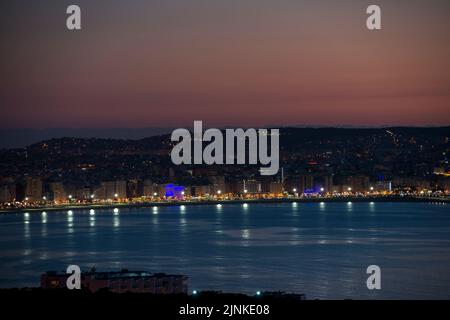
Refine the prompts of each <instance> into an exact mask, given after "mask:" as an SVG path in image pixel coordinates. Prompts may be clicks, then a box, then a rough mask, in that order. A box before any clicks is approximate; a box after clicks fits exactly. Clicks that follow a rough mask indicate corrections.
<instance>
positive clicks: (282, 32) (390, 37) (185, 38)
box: [0, 0, 450, 129]
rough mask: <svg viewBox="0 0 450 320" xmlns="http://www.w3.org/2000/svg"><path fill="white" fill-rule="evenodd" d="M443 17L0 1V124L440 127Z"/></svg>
mask: <svg viewBox="0 0 450 320" xmlns="http://www.w3.org/2000/svg"><path fill="white" fill-rule="evenodd" d="M69 4H78V5H79V6H80V7H81V9H82V30H81V31H68V30H67V29H66V22H65V20H66V17H67V15H66V13H65V11H66V7H67V6H68V5H69ZM369 4H378V5H380V6H381V9H382V30H380V31H370V30H368V29H367V28H366V22H365V21H366V18H367V15H366V13H365V10H366V8H367V6H368V5H369ZM449 15H450V1H448V0H442V1H438V0H431V1H430V0H420V1H419V0H396V1H375V0H374V1H369V0H368V1H357V0H354V1H350V0H339V1H336V0H226V1H225V0H203V1H200V0H157V1H156V0H155V1H149V0H145V1H144V0H140V1H137V0H135V1H118V0H115V1H113V0H108V1H92V0H86V1H84V0H74V1H57V0H53V1H29V0H10V1H6V0H3V1H1V3H0V35H1V43H0V45H1V48H0V49H1V51H0V52H1V65H0V108H1V109H0V111H1V118H2V128H11V129H18V128H56V127H58V128H87V127H89V128H112V127H132V128H137V127H186V126H192V123H193V121H194V120H203V121H204V122H205V126H209V127H211V126H216V127H221V126H256V127H264V126H277V125H280V126H287V125H325V126H336V125H339V126H342V125H351V126H366V125H375V126H387V125H450V58H449V57H450V41H449V35H450V18H449Z"/></svg>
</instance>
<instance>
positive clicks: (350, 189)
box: [244, 187, 374, 192]
mask: <svg viewBox="0 0 450 320" xmlns="http://www.w3.org/2000/svg"><path fill="white" fill-rule="evenodd" d="M373 190H374V187H370V191H373ZM292 191H293V192H297V188H294V189H292ZM324 191H325V189H324V188H320V192H324ZM347 191H352V188H351V187H348V188H347ZM244 192H245V191H244Z"/></svg>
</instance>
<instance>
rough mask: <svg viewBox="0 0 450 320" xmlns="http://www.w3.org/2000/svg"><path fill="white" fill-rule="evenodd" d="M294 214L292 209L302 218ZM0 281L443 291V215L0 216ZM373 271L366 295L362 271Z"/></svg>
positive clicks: (360, 293) (223, 210)
mask: <svg viewBox="0 0 450 320" xmlns="http://www.w3.org/2000/svg"><path fill="white" fill-rule="evenodd" d="M300 213H301V214H300ZM0 250H1V253H2V254H1V256H0V286H1V287H13V286H26V285H28V286H37V285H38V284H39V275H40V274H41V273H42V272H44V271H46V270H64V269H65V268H66V267H67V265H69V264H78V265H80V266H81V267H82V269H84V270H88V269H89V268H90V267H92V266H93V265H95V266H96V268H97V269H98V270H116V269H120V268H128V269H140V270H148V271H153V272H166V273H183V274H187V275H188V276H189V277H190V281H191V282H190V284H191V287H195V288H196V289H198V290H223V291H234V292H247V293H252V292H255V291H257V290H283V291H287V292H298V293H305V294H306V295H307V297H309V298H355V299H356V298H450V273H449V272H448V270H450V215H449V212H448V206H447V205H442V204H429V203H371V202H368V203H357V202H353V203H325V202H322V203H286V204H270V205H268V204H253V203H247V204H245V205H244V204H241V205H210V206H175V207H151V208H139V209H138V208H134V209H126V208H121V209H120V210H118V209H117V210H115V209H104V210H98V209H97V210H95V211H94V210H93V209H91V210H89V209H87V210H80V211H61V212H54V211H51V212H46V213H45V212H41V213H24V214H8V215H1V216H0ZM371 264H377V265H379V266H380V267H381V270H382V288H383V289H382V290H381V291H369V290H367V288H366V286H365V283H366V279H367V275H366V273H365V272H366V268H367V266H369V265H371Z"/></svg>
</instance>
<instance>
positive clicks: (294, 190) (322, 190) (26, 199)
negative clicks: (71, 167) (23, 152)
mask: <svg viewBox="0 0 450 320" xmlns="http://www.w3.org/2000/svg"><path fill="white" fill-rule="evenodd" d="M347 190H348V191H352V188H351V187H349V188H348V189H347ZM373 190H374V188H373V187H370V191H373ZM324 191H325V189H324V188H320V192H324ZM247 192H248V190H247V189H244V193H247ZM292 192H294V193H296V192H297V188H294V189H292ZM221 193H222V191H221V190H217V194H221ZM181 194H182V195H184V191H182V192H181ZM157 195H158V194H157V193H156V192H154V193H153V196H155V197H156V196H157ZM94 197H95V196H94V195H93V194H91V199H94ZM118 197H119V195H118V194H117V193H115V194H114V198H118ZM68 198H69V200H72V198H73V196H72V195H71V194H69V197H68ZM28 199H29V198H28V197H25V201H28ZM42 199H43V200H47V197H46V196H43V197H42Z"/></svg>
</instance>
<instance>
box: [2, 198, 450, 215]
mask: <svg viewBox="0 0 450 320" xmlns="http://www.w3.org/2000/svg"><path fill="white" fill-rule="evenodd" d="M349 201H351V202H430V203H433V202H437V203H450V198H449V197H446V198H435V197H417V196H404V197H401V196H373V197H338V198H331V197H320V198H274V199H233V200H200V201H198V200H197V201H170V202H159V201H146V202H138V203H129V202H125V203H124V202H114V203H102V204H92V203H89V204H75V205H73V204H72V205H70V204H68V205H58V206H36V207H29V208H11V209H1V210H0V215H1V214H12V213H23V212H36V211H61V210H89V209H110V208H145V207H170V206H180V205H185V206H199V205H217V204H222V205H226V204H243V203H249V204H250V203H256V204H264V203H267V204H273V203H293V202H298V203H320V202H336V203H343V202H349Z"/></svg>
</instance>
